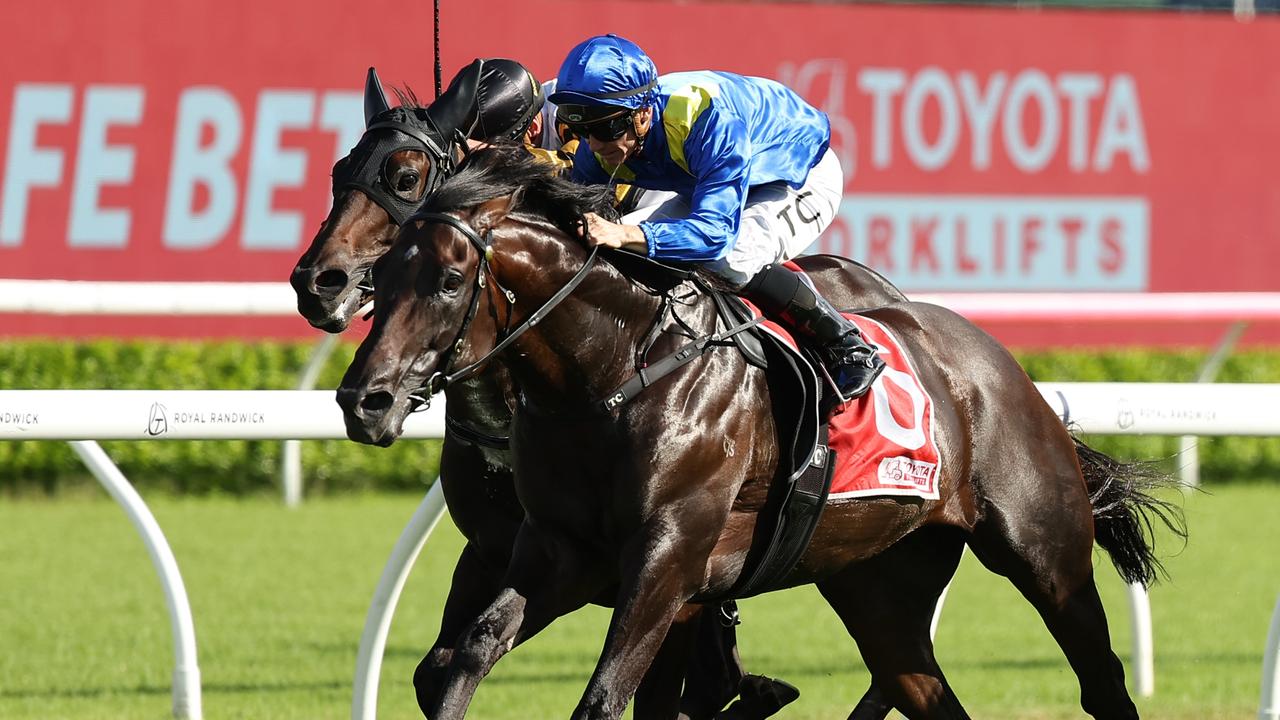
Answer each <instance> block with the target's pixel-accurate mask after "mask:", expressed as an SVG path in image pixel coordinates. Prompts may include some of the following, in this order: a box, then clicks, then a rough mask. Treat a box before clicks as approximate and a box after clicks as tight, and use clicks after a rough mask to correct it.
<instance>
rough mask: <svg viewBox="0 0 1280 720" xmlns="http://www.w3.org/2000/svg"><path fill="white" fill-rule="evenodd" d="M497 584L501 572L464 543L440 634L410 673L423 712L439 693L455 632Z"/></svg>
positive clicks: (479, 610) (486, 604)
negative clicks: (495, 570) (496, 571)
mask: <svg viewBox="0 0 1280 720" xmlns="http://www.w3.org/2000/svg"><path fill="white" fill-rule="evenodd" d="M500 584H501V575H500V574H498V575H495V573H494V572H493V570H492V569H490V568H488V567H487V566H485V564H484V563H483V562H481V561H480V559H479V556H478V554H477V552H476V550H475V547H474V546H472V545H471V544H468V545H467V546H466V547H465V548H463V549H462V554H461V555H460V556H459V557H458V563H457V565H456V566H455V567H454V570H453V581H452V583H451V584H450V586H449V597H448V598H447V599H446V600H445V603H444V616H443V617H442V618H441V620H440V634H439V635H438V636H437V637H436V641H435V644H434V645H432V646H431V650H430V651H428V652H427V655H426V657H424V658H422V662H420V663H418V667H417V669H416V670H415V671H414V673H413V688H414V691H415V692H416V693H417V696H418V707H419V708H421V709H422V712H423V713H424V714H426V713H427V711H428V710H429V709H430V708H431V706H432V705H433V704H435V701H436V698H437V697H439V694H440V686H441V685H442V684H443V683H444V680H445V676H446V674H447V673H448V670H449V662H450V661H451V660H452V659H453V648H454V645H455V644H456V642H457V639H458V635H459V634H461V633H462V631H463V630H464V629H466V627H467V626H468V625H470V624H471V623H473V622H475V619H476V618H477V617H479V616H480V613H482V612H483V611H484V610H485V608H487V607H489V606H490V605H491V604H492V603H493V599H494V598H495V597H496V596H497V595H498V590H499V587H500Z"/></svg>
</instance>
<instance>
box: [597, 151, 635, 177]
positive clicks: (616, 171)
mask: <svg viewBox="0 0 1280 720" xmlns="http://www.w3.org/2000/svg"><path fill="white" fill-rule="evenodd" d="M594 155H595V156H596V162H598V163H600V169H602V170H604V171H605V174H607V175H608V176H609V177H611V178H615V179H618V180H627V181H630V180H635V179H636V174H635V173H634V172H633V171H632V170H631V168H629V167H627V166H626V165H620V166H619V165H610V164H609V163H607V162H605V161H604V158H602V157H600V153H594Z"/></svg>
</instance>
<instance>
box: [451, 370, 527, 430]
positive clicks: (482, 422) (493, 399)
mask: <svg viewBox="0 0 1280 720" xmlns="http://www.w3.org/2000/svg"><path fill="white" fill-rule="evenodd" d="M445 399H446V400H447V401H448V405H447V410H448V413H449V416H450V417H452V418H453V419H454V420H457V421H460V422H462V423H463V424H465V425H466V426H467V427H470V428H471V429H473V430H479V431H481V432H484V433H487V434H489V435H495V436H498V435H506V433H507V429H508V428H509V427H510V426H511V415H512V401H513V399H514V392H513V390H512V386H511V375H510V374H509V373H508V372H507V370H506V368H505V367H503V366H501V365H499V364H496V363H494V364H490V365H489V366H488V367H486V368H485V369H484V371H483V372H481V373H479V374H477V375H475V376H473V377H470V378H467V379H466V380H463V381H461V382H457V383H453V384H450V385H449V386H448V387H447V388H446V389H445Z"/></svg>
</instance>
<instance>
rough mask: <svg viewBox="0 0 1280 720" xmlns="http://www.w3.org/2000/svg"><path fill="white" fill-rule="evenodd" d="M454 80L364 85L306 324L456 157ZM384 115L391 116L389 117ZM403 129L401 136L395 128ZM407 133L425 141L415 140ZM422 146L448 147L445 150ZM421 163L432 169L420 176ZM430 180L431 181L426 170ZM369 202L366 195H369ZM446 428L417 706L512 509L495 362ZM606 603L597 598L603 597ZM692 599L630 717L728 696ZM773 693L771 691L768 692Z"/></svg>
mask: <svg viewBox="0 0 1280 720" xmlns="http://www.w3.org/2000/svg"><path fill="white" fill-rule="evenodd" d="M458 88H459V82H458V81H457V80H455V81H454V82H453V83H450V88H449V90H448V91H447V92H446V93H445V94H444V95H442V96H441V98H440V99H439V100H437V101H436V103H434V104H433V105H432V106H431V108H427V109H425V110H424V109H422V108H415V107H412V105H411V104H410V105H409V106H407V107H406V106H402V107H401V108H396V109H395V111H393V110H392V109H391V108H389V107H388V104H387V102H386V98H385V96H384V95H383V93H382V89H381V86H380V85H379V84H378V82H377V79H376V76H375V75H373V74H372V73H371V74H370V77H369V79H368V82H367V83H366V102H365V105H366V111H367V112H366V124H367V125H368V126H369V128H370V129H369V130H368V131H367V132H366V133H365V135H364V137H362V138H361V140H360V143H359V144H358V145H357V148H356V149H355V150H353V151H352V154H351V155H350V156H348V157H347V158H344V159H343V160H342V161H340V162H339V163H338V165H337V166H335V170H334V187H333V193H334V198H333V200H334V201H333V208H332V210H331V211H330V212H329V215H328V217H327V218H326V219H325V222H324V224H323V225H322V226H321V228H320V231H319V232H318V233H317V234H316V236H315V238H314V239H313V240H312V242H311V245H310V247H309V248H308V249H307V251H306V252H305V253H304V254H303V256H302V257H301V258H300V259H299V261H298V264H297V267H296V268H295V269H294V272H293V275H292V283H293V286H294V289H295V291H296V292H297V295H298V310H299V312H300V313H301V314H302V315H303V317H305V318H306V319H307V320H308V321H309V322H310V323H311V324H312V325H314V326H315V327H317V328H320V329H324V330H327V331H329V332H341V331H342V330H345V329H346V328H347V326H348V324H349V323H350V321H351V319H352V317H353V315H354V314H355V312H356V311H358V310H359V308H360V307H361V306H363V305H364V304H365V303H366V302H368V300H369V299H370V298H371V293H372V284H371V283H370V281H369V279H368V275H369V273H370V270H371V268H372V266H373V264H374V262H375V261H377V260H378V259H379V258H381V257H382V256H383V254H384V253H386V251H387V250H388V249H389V248H390V246H391V242H392V240H393V239H394V238H395V235H396V232H397V230H398V228H399V220H401V219H403V216H401V217H397V215H398V214H399V213H400V212H403V210H402V209H401V207H400V206H401V205H402V204H409V203H420V202H421V200H422V198H424V197H425V196H426V195H427V194H428V193H429V192H430V191H432V190H434V189H435V187H436V186H437V185H438V184H439V182H441V181H443V179H444V177H446V176H448V175H449V174H451V173H452V172H453V169H454V167H455V163H457V162H460V161H461V158H462V149H461V144H460V143H457V142H453V143H451V142H450V138H451V137H453V138H455V140H456V133H454V125H456V124H458V123H460V122H461V123H465V122H466V121H467V118H468V114H467V113H466V112H464V111H461V110H458V109H457V108H455V107H452V106H453V105H457V104H463V103H473V102H474V101H473V99H471V98H469V97H468V93H467V92H465V91H460V90H458ZM389 123H394V124H389ZM406 130H408V132H406ZM419 135H422V136H426V137H428V138H429V139H430V140H431V142H429V143H428V142H425V141H424V140H422V139H421V138H419ZM433 148H450V150H449V153H448V154H447V155H444V154H439V153H437V152H435V150H433ZM356 164H359V165H360V167H362V168H363V167H367V168H377V169H378V170H379V172H380V178H379V180H380V183H381V184H380V186H377V187H370V185H371V184H372V183H371V182H369V179H368V178H365V179H364V180H363V181H360V178H359V177H358V176H359V174H360V169H359V168H354V167H353V166H354V165H356ZM433 166H439V167H440V168H441V169H440V171H439V172H437V173H433V172H432V167H433ZM433 176H434V177H433ZM374 198H378V199H377V200H375V199H374ZM809 268H810V270H811V271H812V272H814V273H815V275H817V276H821V275H823V274H824V273H839V274H840V275H842V276H850V275H851V276H852V277H854V278H855V279H856V286H855V287H853V288H851V289H850V291H849V292H848V293H846V296H845V300H846V301H847V302H849V304H850V305H857V306H866V305H881V304H884V303H887V302H891V301H895V300H901V299H903V298H902V295H901V294H900V293H899V292H898V291H897V290H896V289H895V288H893V287H892V286H891V285H890V284H889V283H888V282H887V281H886V280H884V279H883V278H882V277H880V276H879V275H878V274H876V273H874V272H872V271H870V270H867V269H865V268H862V267H861V266H856V265H853V264H850V263H838V262H834V261H831V260H813V261H810V262H809ZM446 395H447V399H448V428H449V432H448V433H447V434H446V436H445V440H444V447H443V450H442V452H441V457H440V482H441V486H442V489H443V490H444V494H445V498H446V500H447V502H448V505H449V512H450V515H451V516H452V518H453V520H454V522H455V523H456V524H457V526H458V528H459V529H460V530H461V532H462V534H463V536H464V537H465V538H466V539H467V545H466V546H465V548H464V549H463V552H462V555H461V556H460V557H459V558H458V562H457V566H456V568H455V570H454V574H453V582H452V585H451V587H450V592H449V596H448V598H447V600H446V603H445V608H444V617H443V619H442V621H441V626H440V632H439V635H438V636H437V638H436V640H435V643H434V644H433V646H432V648H431V650H430V651H429V652H428V653H427V655H426V657H425V658H424V659H423V661H422V663H421V665H420V666H419V668H418V672H417V673H416V675H415V678H414V684H415V686H416V688H417V692H418V698H419V703H420V704H421V705H422V707H423V709H424V711H425V709H426V708H427V707H428V706H429V705H430V703H431V702H432V700H433V699H434V697H435V688H437V687H438V686H439V684H440V683H441V682H442V680H443V672H444V669H445V668H446V667H447V666H448V663H449V660H450V658H451V657H452V652H453V643H454V641H455V639H456V638H457V636H458V635H459V633H460V632H461V631H462V630H463V629H464V628H466V627H467V626H468V625H469V624H471V622H472V621H474V620H475V618H476V617H478V616H479V614H480V612H481V611H483V610H484V609H485V608H486V607H488V605H489V603H490V602H491V601H492V600H493V598H494V597H496V596H497V593H498V590H499V588H500V582H501V579H502V576H503V574H504V573H505V570H506V567H507V564H508V561H509V559H510V556H511V549H512V546H513V545H514V542H515V536H516V532H517V530H518V529H519V527H520V523H521V521H522V520H523V518H524V510H523V508H522V507H521V505H520V503H519V501H518V500H517V498H516V494H515V489H514V481H513V479H512V472H511V459H510V453H509V452H508V450H507V448H506V443H505V438H506V436H507V434H508V428H509V425H510V423H511V417H512V410H511V408H512V407H513V405H514V400H513V395H512V391H511V383H510V379H509V377H508V375H507V373H506V371H505V368H503V367H502V366H501V365H496V364H495V365H494V366H492V367H490V368H487V369H486V370H485V372H483V373H481V374H479V375H477V376H476V377H474V378H472V379H470V380H468V381H466V382H462V383H458V384H456V385H453V386H451V387H450V388H449V389H448V390H447V393H446ZM606 599H607V598H606ZM697 610H698V607H697V606H693V607H691V608H689V609H688V610H686V611H685V612H686V614H688V616H689V617H688V618H687V621H686V622H684V623H681V624H680V626H681V628H682V632H683V633H684V634H685V635H686V636H687V635H689V634H696V637H695V638H689V637H684V636H680V637H673V639H672V643H671V644H672V649H670V650H669V651H668V653H667V655H666V656H664V657H666V658H668V659H664V660H663V661H661V662H658V663H655V664H654V672H653V673H652V674H651V676H650V677H649V679H648V681H647V683H646V685H645V687H644V688H643V689H642V691H641V693H640V694H639V695H638V700H637V707H638V708H642V709H643V711H644V712H643V714H642V715H641V717H673V716H674V715H675V710H674V708H673V707H671V702H672V701H673V699H678V698H679V696H680V685H681V682H682V679H684V678H685V677H686V676H688V680H687V681H686V684H685V693H684V701H683V704H682V708H683V711H684V712H685V713H686V714H688V715H689V716H690V717H693V718H699V717H710V716H711V714H713V713H715V712H717V711H718V710H719V709H720V708H722V707H724V705H725V704H726V703H727V702H728V701H729V700H731V699H732V698H733V697H734V695H736V694H737V693H738V690H739V686H740V684H741V681H742V679H743V678H744V670H743V669H742V667H741V663H740V662H739V660H738V658H737V653H736V647H735V645H736V643H735V633H734V631H733V629H732V627H724V626H722V625H721V622H720V621H719V619H717V618H715V617H713V615H714V614H713V613H708V614H707V617H706V618H705V620H701V621H700V619H699V618H698V617H697V616H696V613H697ZM690 641H692V642H695V643H696V644H695V656H694V657H693V659H692V660H691V661H690V663H691V664H689V666H688V667H686V665H687V663H686V658H687V653H685V652H683V651H682V650H681V649H680V648H681V646H682V644H687V643H688V642H690ZM747 680H748V683H749V684H748V685H747V686H745V687H744V689H745V690H746V691H748V692H754V693H756V694H757V695H763V697H757V698H755V700H754V702H753V703H746V704H742V705H739V710H740V712H741V714H740V715H739V716H738V717H742V718H747V717H766V716H767V715H768V714H769V713H770V712H771V711H772V710H773V709H775V708H774V705H777V704H778V703H780V702H784V701H785V699H787V698H788V696H786V695H785V693H786V689H785V688H784V687H774V685H773V683H771V682H768V681H766V680H765V679H764V678H758V677H755V676H750V677H748V679H747ZM775 692H777V693H784V695H783V696H782V698H773V697H771V696H770V693H775Z"/></svg>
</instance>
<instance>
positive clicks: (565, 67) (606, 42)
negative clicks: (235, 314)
mask: <svg viewBox="0 0 1280 720" xmlns="http://www.w3.org/2000/svg"><path fill="white" fill-rule="evenodd" d="M657 85H658V68H657V66H655V65H654V64H653V61H652V60H650V59H649V56H648V55H646V54H645V52H644V51H643V50H641V49H640V46H638V45H636V44H635V43H633V42H631V41H630V40H628V39H626V38H622V37H618V36H617V35H614V34H613V33H610V34H608V35H597V36H595V37H593V38H588V39H586V40H584V41H583V42H581V43H578V45H577V46H575V47H574V48H573V49H572V50H570V51H569V55H568V57H566V58H565V59H564V63H563V64H561V65H560V74H559V75H558V76H556V91H555V92H554V93H552V94H551V97H549V98H547V99H548V100H550V101H551V102H552V103H555V104H556V105H581V106H593V105H594V106H600V105H606V106H613V107H617V108H627V109H630V110H636V109H638V108H642V107H645V106H647V105H651V104H652V103H653V99H654V97H655V93H654V89H655V88H656V87H657Z"/></svg>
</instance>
